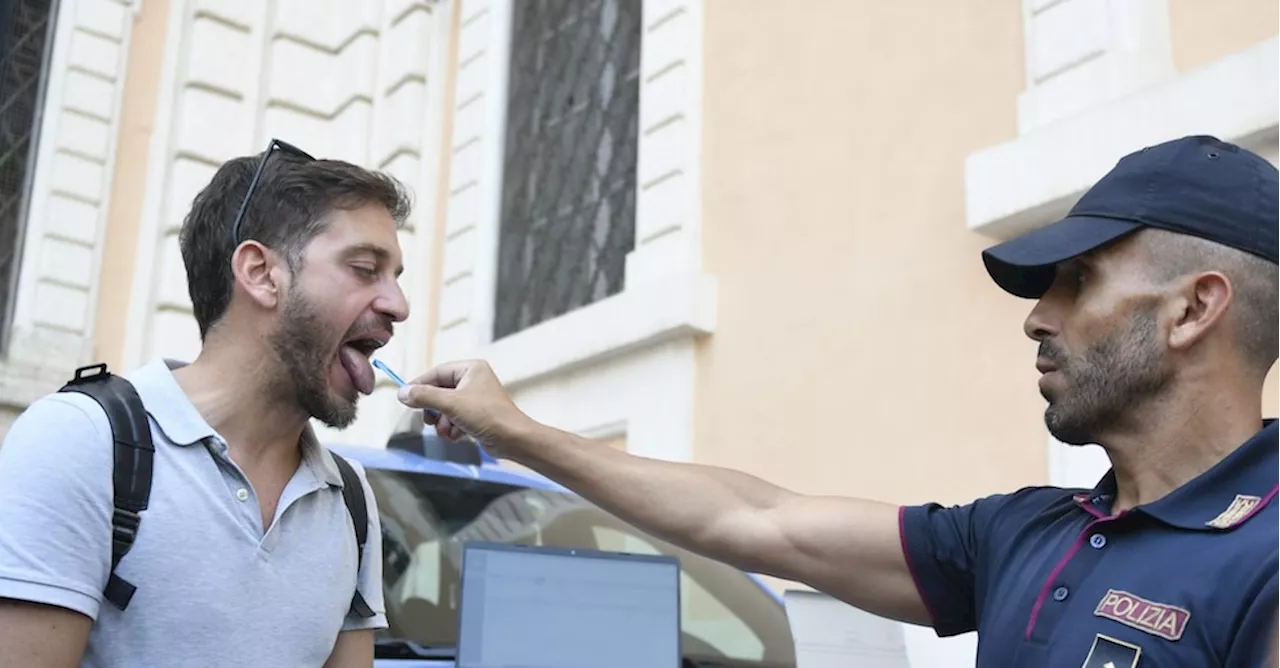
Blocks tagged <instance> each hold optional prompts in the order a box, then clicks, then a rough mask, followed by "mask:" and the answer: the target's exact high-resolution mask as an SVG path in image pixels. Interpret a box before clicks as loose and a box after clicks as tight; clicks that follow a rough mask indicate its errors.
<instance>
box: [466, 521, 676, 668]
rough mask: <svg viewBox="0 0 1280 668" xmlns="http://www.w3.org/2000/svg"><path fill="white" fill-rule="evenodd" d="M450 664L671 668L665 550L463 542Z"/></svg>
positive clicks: (671, 582) (672, 629)
mask: <svg viewBox="0 0 1280 668" xmlns="http://www.w3.org/2000/svg"><path fill="white" fill-rule="evenodd" d="M461 580H462V581H461V585H460V592H461V600H460V601H459V605H458V645H457V646H458V658H457V666H458V668H601V667H602V666H608V667H609V668H680V662H681V647H680V562H679V560H678V559H677V558H676V557H673V556H670V555H640V554H623V553H617V552H603V551H597V550H583V549H569V548H550V547H541V546H525V545H512V544H510V543H488V542H470V543H466V544H465V545H464V546H463V555H462V578H461Z"/></svg>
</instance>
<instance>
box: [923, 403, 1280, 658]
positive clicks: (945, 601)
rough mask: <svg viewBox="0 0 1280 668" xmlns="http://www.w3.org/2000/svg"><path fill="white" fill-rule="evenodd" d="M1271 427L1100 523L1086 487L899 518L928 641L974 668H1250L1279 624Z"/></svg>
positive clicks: (1099, 498) (1106, 503)
mask: <svg viewBox="0 0 1280 668" xmlns="http://www.w3.org/2000/svg"><path fill="white" fill-rule="evenodd" d="M1278 466H1280V462H1278V461H1277V443H1276V423H1275V422H1274V421H1268V422H1267V423H1266V424H1265V425H1264V427H1263V429H1262V430H1261V431H1259V432H1258V433H1257V434H1255V435H1254V436H1253V437H1252V438H1251V439H1250V440H1249V441H1248V442H1246V443H1244V444H1243V445H1242V446H1241V447H1239V448H1237V449H1236V450H1235V451H1234V452H1232V453H1231V454H1230V455H1229V456H1227V457H1226V458H1225V459H1223V460H1222V461H1221V462H1219V463H1218V464H1217V465H1215V466H1214V467H1213V468H1211V469H1209V470H1208V471H1206V472H1204V473H1203V474H1201V475H1200V476H1198V477H1196V478H1194V479H1193V480H1191V481H1189V482H1187V483H1186V484H1184V485H1182V486H1181V487H1179V488H1178V489H1176V490H1174V491H1173V492H1171V493H1170V494H1168V495H1166V496H1165V497H1163V498H1161V499H1159V500H1157V501H1154V502H1152V503H1148V504H1144V505H1141V506H1137V507H1135V508H1133V509H1130V510H1127V511H1124V512H1120V513H1117V514H1114V515H1113V514H1111V513H1110V508H1111V503H1112V500H1113V499H1114V495H1115V478H1114V475H1113V473H1108V474H1107V475H1106V476H1105V477H1104V478H1103V479H1102V480H1101V481H1100V482H1099V484H1098V486H1097V487H1095V488H1094V489H1093V490H1092V491H1090V490H1070V489H1060V488H1047V487H1036V488H1025V489H1022V490H1019V491H1017V492H1014V493H1011V494H1003V495H995V496H991V497H985V498H982V499H979V500H977V501H975V502H974V503H972V504H969V505H965V506H956V507H949V508H944V507H942V506H940V505H938V504H926V505H921V506H908V507H904V508H902V509H901V511H900V515H899V516H900V530H901V533H902V542H903V547H904V549H905V552H906V557H907V563H908V566H909V567H910V569H911V571H912V575H913V576H914V578H915V581H916V587H917V588H918V590H919V592H920V596H921V598H922V599H923V600H924V602H925V605H926V607H927V608H928V610H929V615H930V617H931V618H932V622H933V627H934V630H935V631H936V633H937V634H938V635H939V636H940V637H947V636H952V635H957V634H960V633H965V632H969V631H975V630H976V631H977V632H978V660H977V666H978V667H979V668H1022V667H1023V666H1034V667H1037V668H1059V667H1061V668H1137V667H1138V666H1196V667H1210V666H1214V667H1222V668H1257V666H1260V665H1262V661H1263V658H1264V656H1265V652H1266V649H1267V646H1268V642H1269V641H1270V639H1271V635H1272V634H1273V633H1274V632H1275V629H1276V611H1277V575H1276V574H1277V568H1280V564H1278V563H1277V542H1278V541H1280V535H1278V533H1280V532H1278V530H1277V522H1278V519H1277V511H1276V502H1275V496H1276V483H1277V478H1278V477H1280V475H1278V474H1277V470H1278Z"/></svg>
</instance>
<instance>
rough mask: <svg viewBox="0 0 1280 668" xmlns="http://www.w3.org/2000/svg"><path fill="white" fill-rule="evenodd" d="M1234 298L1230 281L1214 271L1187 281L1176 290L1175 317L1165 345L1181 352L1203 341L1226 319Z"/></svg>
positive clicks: (1200, 274)
mask: <svg viewBox="0 0 1280 668" xmlns="http://www.w3.org/2000/svg"><path fill="white" fill-rule="evenodd" d="M1234 295H1235V291H1234V289H1233V288H1232V287H1231V281H1230V280H1229V279H1228V278H1227V277H1226V276H1225V275H1223V274H1222V273H1221V272H1217V271H1206V272H1202V273H1199V274H1196V275H1194V276H1191V277H1189V278H1188V280H1187V282H1185V283H1184V284H1183V285H1182V286H1181V288H1180V289H1179V294H1178V300H1177V303H1178V305H1179V308H1178V313H1177V317H1176V319H1175V320H1174V322H1173V327H1172V329H1170V330H1169V346H1170V347H1171V348H1174V349H1180V350H1185V349H1187V348H1190V347H1191V346H1194V345H1195V344H1196V343H1198V342H1200V341H1202V340H1204V338H1205V337H1206V336H1208V335H1209V332H1211V331H1213V329H1214V328H1215V327H1218V326H1219V325H1220V324H1221V323H1222V321H1223V319H1224V318H1225V317H1226V314H1227V308H1228V307H1229V306H1230V305H1231V300H1232V298H1233V297H1234Z"/></svg>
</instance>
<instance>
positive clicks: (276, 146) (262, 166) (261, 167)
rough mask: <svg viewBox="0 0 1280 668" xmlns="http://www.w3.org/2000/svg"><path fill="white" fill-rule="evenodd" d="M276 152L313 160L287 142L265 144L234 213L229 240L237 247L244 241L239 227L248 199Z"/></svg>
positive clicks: (276, 140)
mask: <svg viewBox="0 0 1280 668" xmlns="http://www.w3.org/2000/svg"><path fill="white" fill-rule="evenodd" d="M276 151H283V152H285V153H288V154H290V155H296V156H298V157H300V158H305V159H307V160H315V156H313V155H311V154H310V153H307V152H306V151H304V150H302V149H300V148H298V147H297V146H294V145H293V144H290V143H289V142H286V141H281V140H279V139H274V138H273V139H272V140H271V143H269V144H267V150H266V151H263V152H262V158H260V159H259V160H258V167H257V168H256V169H254V170H253V179H251V180H250V181H249V189H248V190H246V191H245V193H244V200H243V201H241V202H240V210H238V211H236V219H235V222H234V223H232V224H231V239H232V240H233V241H235V243H236V245H237V246H238V245H240V243H241V242H242V241H244V239H241V238H240V225H241V223H243V222H244V214H245V212H246V211H248V210H249V199H250V198H251V197H253V191H254V190H256V189H257V187H258V180H259V179H261V178H262V173H263V172H264V171H266V168H267V160H270V159H271V154H272V153H275V152H276Z"/></svg>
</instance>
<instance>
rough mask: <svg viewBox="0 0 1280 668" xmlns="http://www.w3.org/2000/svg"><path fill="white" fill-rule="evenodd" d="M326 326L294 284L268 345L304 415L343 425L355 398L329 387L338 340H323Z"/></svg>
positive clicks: (351, 418)
mask: <svg viewBox="0 0 1280 668" xmlns="http://www.w3.org/2000/svg"><path fill="white" fill-rule="evenodd" d="M327 329H328V328H327V327H326V326H325V324H324V322H323V321H322V320H321V318H320V316H319V314H318V313H317V309H316V308H315V307H314V306H313V305H312V304H311V303H310V302H309V301H307V299H306V298H305V297H303V295H302V294H301V292H300V291H299V290H298V289H297V288H296V287H295V288H292V289H291V290H290V291H289V294H288V296H287V297H286V301H285V304H284V308H283V309H282V310H281V313H280V327H279V329H277V330H276V332H275V333H274V334H273V335H272V337H271V348H272V350H274V351H275V354H276V358H277V359H278V360H279V362H280V366H281V369H282V372H283V374H284V376H285V377H284V378H282V379H281V380H282V384H283V385H285V386H287V387H284V388H281V389H282V390H283V391H285V392H288V391H292V393H293V395H294V401H295V402H296V404H297V406H298V407H299V408H300V409H301V410H302V411H304V412H305V413H306V414H307V415H310V416H311V417H313V418H315V419H317V420H320V422H322V423H324V424H325V425H327V426H329V427H332V428H334V429H345V428H346V427H348V426H350V425H351V423H352V422H354V421H355V419H356V409H357V405H356V400H354V399H353V400H347V399H345V398H342V397H337V396H335V395H334V394H333V392H331V391H330V389H329V366H330V364H331V363H332V362H333V355H334V354H335V352H336V351H334V350H330V348H332V347H333V346H335V345H336V344H337V341H336V339H335V340H334V341H329V340H326V337H325V336H324V334H325V332H326V331H327Z"/></svg>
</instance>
